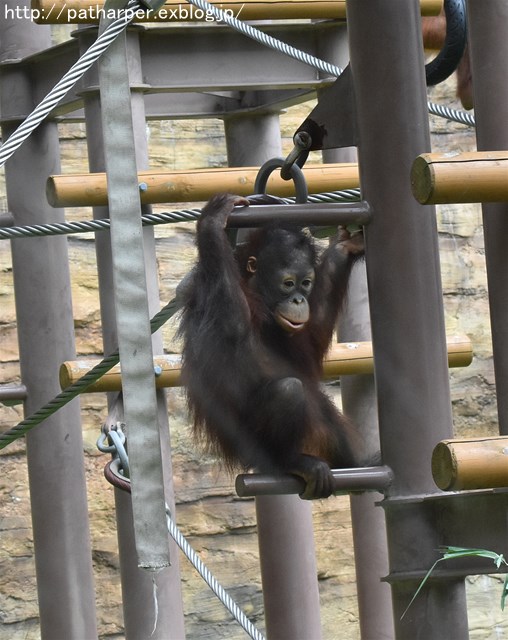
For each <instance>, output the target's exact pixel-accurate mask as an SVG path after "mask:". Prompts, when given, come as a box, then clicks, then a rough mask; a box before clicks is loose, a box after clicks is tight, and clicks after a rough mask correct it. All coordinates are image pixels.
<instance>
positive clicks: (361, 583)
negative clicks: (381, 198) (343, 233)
mask: <svg viewBox="0 0 508 640" xmlns="http://www.w3.org/2000/svg"><path fill="white" fill-rule="evenodd" d="M323 160H324V161H325V162H356V161H357V155H356V149H332V150H325V151H323ZM338 333H339V340H340V341H345V342H355V341H357V340H372V333H371V329H370V306H369V294H368V289H367V274H366V268H365V262H358V263H356V264H355V266H354V268H353V270H352V272H351V276H350V280H349V288H348V298H347V303H346V305H345V307H344V309H343V312H342V314H341V316H340V319H339V329H338ZM340 392H341V399H342V408H343V411H344V413H345V414H346V415H347V416H348V417H349V418H350V419H351V420H352V421H353V424H354V425H355V428H356V429H357V430H358V431H359V433H360V434H361V436H362V442H363V454H364V455H365V459H367V460H369V459H372V457H373V456H375V455H376V453H377V452H378V451H379V448H380V443H379V424H378V417H377V394H376V385H375V380H374V376H373V375H363V376H361V375H354V376H342V377H341V379H340ZM386 488H387V487H379V490H383V489H386ZM381 499H382V495H381V494H379V493H377V492H375V491H369V492H365V493H357V494H352V495H351V496H350V504H351V522H352V529H353V545H354V549H355V570H356V591H357V595H358V611H359V618H360V633H361V637H362V640H378V639H379V638H382V639H383V640H392V639H393V638H394V634H395V631H394V628H393V611H392V598H391V590H390V587H389V585H387V584H386V583H385V582H382V580H381V578H383V577H384V576H386V574H387V573H388V545H387V540H386V522H385V514H384V511H383V509H381V508H380V507H379V502H380V501H381Z"/></svg>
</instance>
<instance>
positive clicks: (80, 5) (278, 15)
mask: <svg viewBox="0 0 508 640" xmlns="http://www.w3.org/2000/svg"><path fill="white" fill-rule="evenodd" d="M214 4H215V6H216V7H218V8H219V9H222V10H223V11H226V10H227V11H228V12H230V15H232V16H234V17H235V18H238V19H240V20H283V19H286V20H297V19H313V20H326V19H339V20H345V18H346V0H243V1H238V0H221V2H216V3H214ZM442 6H443V0H420V7H421V14H422V15H423V16H429V15H438V14H439V12H440V11H441V8H442ZM103 8H104V0H56V1H54V0H32V13H31V16H32V17H33V19H34V20H35V21H36V22H38V23H39V24H90V23H97V22H99V20H100V18H101V11H103ZM205 18H206V16H204V15H203V12H202V11H201V10H200V9H197V8H196V7H194V6H192V5H190V4H188V3H187V2H186V1H185V0H181V1H180V2H178V1H177V0H170V1H168V2H165V3H164V6H163V7H162V8H161V9H160V10H159V11H158V12H157V13H155V14H154V15H151V14H146V13H145V12H143V11H142V10H140V11H139V14H138V13H136V14H135V16H134V22H180V21H185V20H193V21H201V22H202V21H204V20H205Z"/></svg>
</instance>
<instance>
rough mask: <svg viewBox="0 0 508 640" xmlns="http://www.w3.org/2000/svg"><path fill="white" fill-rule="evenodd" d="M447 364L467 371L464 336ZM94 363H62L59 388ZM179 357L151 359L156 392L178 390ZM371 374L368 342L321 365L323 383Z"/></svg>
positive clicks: (108, 379) (343, 348)
mask: <svg viewBox="0 0 508 640" xmlns="http://www.w3.org/2000/svg"><path fill="white" fill-rule="evenodd" d="M447 347H448V364H449V366H450V367H467V366H468V365H469V364H471V361H472V358H473V351H472V346H471V341H470V340H469V338H468V337H467V336H449V337H448V338H447ZM98 363H99V361H98V360H75V361H67V362H64V363H63V364H62V365H61V367H60V386H61V387H62V389H66V388H67V387H69V386H70V385H71V384H73V383H74V382H76V381H77V380H79V379H80V378H81V377H82V376H84V375H85V373H87V372H88V371H90V369H92V367H94V366H95V365H96V364H98ZM180 369H181V356H180V355H179V354H168V355H162V356H156V357H155V358H154V372H155V384H156V386H157V387H158V388H164V387H177V386H180ZM373 370H374V360H373V356H372V343H371V342H344V343H339V344H335V345H333V346H332V347H331V349H330V351H329V352H328V355H327V356H326V358H325V361H324V373H323V377H324V379H325V380H331V379H334V378H337V377H338V376H343V375H353V374H366V373H372V372H373ZM121 384H122V378H121V368H120V365H116V366H115V367H113V368H112V369H111V370H110V371H108V372H107V373H105V374H104V375H103V376H102V378H100V379H99V380H98V381H97V382H95V383H94V384H93V385H91V386H90V387H88V389H87V390H86V391H85V393H94V392H103V391H119V390H120V389H121Z"/></svg>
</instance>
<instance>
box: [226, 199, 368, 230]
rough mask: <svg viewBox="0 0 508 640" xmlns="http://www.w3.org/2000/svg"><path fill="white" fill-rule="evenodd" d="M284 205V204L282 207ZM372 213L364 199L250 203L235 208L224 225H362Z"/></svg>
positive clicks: (235, 226)
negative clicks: (284, 223)
mask: <svg viewBox="0 0 508 640" xmlns="http://www.w3.org/2000/svg"><path fill="white" fill-rule="evenodd" d="M286 207H287V208H286ZM371 217H372V213H371V208H370V207H369V205H368V204H367V203H366V202H352V203H351V204H341V203H338V204H291V205H252V206H249V207H245V208H238V209H235V211H234V212H233V213H232V214H231V215H230V217H229V218H228V227H234V228H237V229H239V228H245V227H258V226H260V225H263V224H266V223H267V222H271V221H274V220H276V221H280V222H294V223H295V224H301V225H316V226H329V225H344V224H358V225H366V224H368V223H369V222H370V220H371Z"/></svg>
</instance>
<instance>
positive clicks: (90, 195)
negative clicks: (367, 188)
mask: <svg viewBox="0 0 508 640" xmlns="http://www.w3.org/2000/svg"><path fill="white" fill-rule="evenodd" d="M258 171H259V168H258V167H232V168H229V169H194V170H192V171H189V170H186V171H141V172H140V173H139V174H138V181H139V185H140V196H141V202H142V203H143V204H155V203H158V202H203V201H205V200H208V199H209V198H210V197H211V196H212V195H213V194H214V193H220V192H229V193H235V194H237V195H241V196H248V195H251V194H252V193H253V192H254V182H255V180H256V176H257V174H258ZM303 173H304V175H305V179H306V181H307V186H308V188H309V192H311V193H323V192H325V191H337V190H341V189H354V188H355V187H358V185H359V178H358V165H357V164H356V163H342V164H319V165H308V166H306V167H304V170H303ZM266 190H267V193H271V194H272V195H277V196H293V195H294V193H295V192H294V184H293V181H292V180H282V178H281V177H280V174H279V172H274V173H272V175H271V176H270V178H269V179H268V184H267V189H266ZM46 195H47V198H48V202H49V203H50V204H51V205H52V206H53V207H82V206H101V205H106V204H107V203H108V189H107V181H106V174H105V173H84V174H70V175H55V176H50V177H49V178H48V182H47V184H46Z"/></svg>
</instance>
